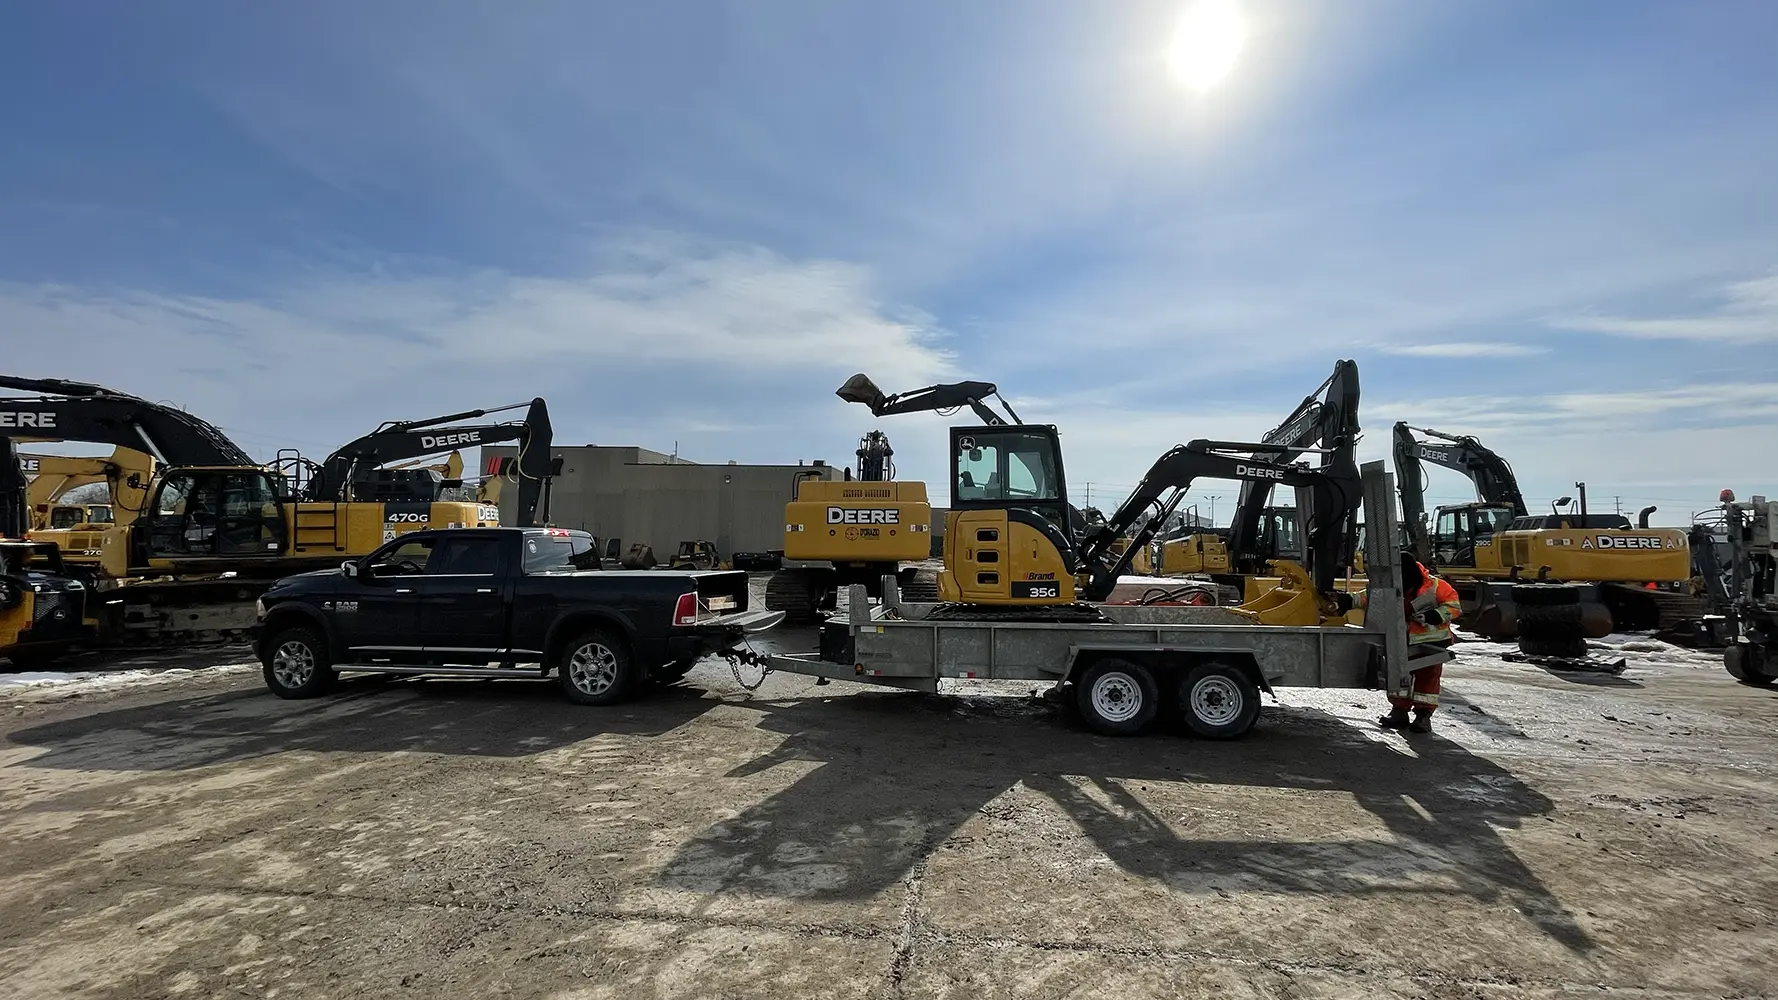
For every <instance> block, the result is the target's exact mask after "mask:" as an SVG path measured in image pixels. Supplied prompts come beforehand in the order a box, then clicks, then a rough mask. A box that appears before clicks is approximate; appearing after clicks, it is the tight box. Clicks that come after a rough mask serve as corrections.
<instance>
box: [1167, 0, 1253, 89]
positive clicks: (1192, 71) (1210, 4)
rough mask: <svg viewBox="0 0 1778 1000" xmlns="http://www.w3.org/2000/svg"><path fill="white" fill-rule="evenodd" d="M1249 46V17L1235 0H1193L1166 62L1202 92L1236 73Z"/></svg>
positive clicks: (1189, 83) (1186, 82)
mask: <svg viewBox="0 0 1778 1000" xmlns="http://www.w3.org/2000/svg"><path fill="white" fill-rule="evenodd" d="M1246 45H1247V19H1246V18H1244V17H1242V16H1241V10H1240V8H1239V7H1237V6H1236V5H1235V3H1234V0H1193V3H1192V4H1191V6H1189V7H1187V8H1186V9H1185V13H1184V14H1183V15H1182V16H1181V17H1180V19H1179V27H1178V28H1177V29H1176V30H1175V31H1174V32H1173V44H1172V45H1171V46H1170V47H1169V48H1168V49H1167V63H1168V65H1170V66H1171V67H1172V69H1173V75H1174V76H1175V77H1177V78H1178V80H1179V81H1180V82H1181V83H1183V84H1185V85H1186V86H1187V87H1190V88H1191V89H1192V90H1195V91H1197V92H1198V93H1200V94H1203V93H1207V92H1209V91H1211V90H1214V89H1215V88H1216V86H1217V85H1218V84H1220V83H1222V81H1224V80H1226V79H1228V76H1229V74H1230V73H1232V72H1234V69H1235V63H1237V62H1239V61H1240V60H1241V50H1242V49H1243V48H1244V47H1245V46H1246Z"/></svg>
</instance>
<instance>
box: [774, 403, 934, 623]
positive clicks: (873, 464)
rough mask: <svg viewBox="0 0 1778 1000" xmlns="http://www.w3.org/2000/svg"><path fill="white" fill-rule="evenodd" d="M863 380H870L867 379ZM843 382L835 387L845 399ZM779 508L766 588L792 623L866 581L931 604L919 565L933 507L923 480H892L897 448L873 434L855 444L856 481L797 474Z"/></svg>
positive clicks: (929, 577) (929, 582) (925, 553)
mask: <svg viewBox="0 0 1778 1000" xmlns="http://www.w3.org/2000/svg"><path fill="white" fill-rule="evenodd" d="M867 381H868V380H867ZM852 384H853V383H852V382H851V381H848V382H847V383H846V385H845V386H842V387H841V388H840V390H839V396H840V398H841V399H847V400H848V401H850V397H849V396H848V395H847V391H848V387H851V386H852ZM792 490H793V492H794V496H793V497H792V499H791V501H790V503H789V504H787V505H785V508H784V550H783V558H782V564H781V566H780V568H779V569H778V570H777V571H776V572H774V573H773V574H772V578H771V580H770V581H768V582H767V584H766V607H767V608H769V609H771V610H773V611H783V612H784V613H785V620H786V621H788V622H790V623H791V624H808V623H809V622H812V621H814V620H815V619H816V617H817V616H818V615H819V614H820V612H821V611H822V610H824V609H830V608H832V607H833V606H834V603H835V600H836V598H837V596H838V593H839V590H840V588H841V587H845V586H847V585H850V584H854V583H861V584H864V585H865V587H866V588H867V589H868V590H869V592H870V593H871V594H872V595H873V596H880V591H881V581H882V578H883V577H884V576H895V577H896V578H897V579H898V582H899V583H900V586H901V588H902V590H903V592H904V593H906V594H907V595H908V599H909V600H933V599H936V597H937V594H938V589H937V581H936V579H935V578H934V576H933V574H932V573H931V572H930V571H924V572H923V571H921V570H920V569H919V567H918V566H914V565H907V564H909V563H918V562H920V561H921V560H924V559H927V558H930V557H931V555H932V506H931V504H930V503H928V502H927V499H926V484H925V483H904V482H898V481H897V480H896V478H895V449H894V448H892V447H890V444H889V437H888V435H886V434H884V433H883V432H882V431H880V430H873V431H871V432H869V433H868V434H866V435H865V436H864V437H863V438H862V439H861V440H860V441H859V442H858V478H857V479H850V478H848V479H845V480H828V479H822V478H817V475H816V474H813V473H804V474H802V475H798V476H797V477H796V480H795V483H794V484H793V486H792Z"/></svg>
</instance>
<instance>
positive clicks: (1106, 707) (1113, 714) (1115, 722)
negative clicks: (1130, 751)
mask: <svg viewBox="0 0 1778 1000" xmlns="http://www.w3.org/2000/svg"><path fill="white" fill-rule="evenodd" d="M1160 701H1161V698H1160V690H1159V689H1158V688H1157V687H1156V686H1155V683H1154V675H1153V674H1151V673H1149V672H1148V668H1147V667H1144V666H1142V665H1141V664H1137V663H1131V662H1130V661H1129V660H1121V659H1117V658H1111V659H1104V660H1100V661H1098V662H1096V663H1094V664H1093V665H1092V666H1090V667H1088V668H1087V669H1086V672H1085V673H1083V674H1082V675H1081V677H1080V680H1078V681H1076V682H1075V684H1074V702H1075V707H1076V708H1078V709H1079V710H1080V718H1081V721H1082V722H1085V723H1086V725H1087V728H1088V729H1091V730H1092V731H1094V732H1096V733H1103V734H1104V735H1106V736H1133V735H1135V734H1136V733H1138V732H1140V731H1141V730H1142V727H1144V726H1146V725H1148V724H1149V723H1150V722H1152V721H1154V717H1155V713H1156V712H1157V711H1159V709H1160Z"/></svg>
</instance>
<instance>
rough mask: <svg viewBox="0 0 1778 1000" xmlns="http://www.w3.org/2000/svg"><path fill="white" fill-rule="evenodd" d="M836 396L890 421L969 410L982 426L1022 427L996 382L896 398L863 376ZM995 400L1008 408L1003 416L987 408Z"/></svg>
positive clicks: (955, 385)
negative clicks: (891, 417) (910, 415)
mask: <svg viewBox="0 0 1778 1000" xmlns="http://www.w3.org/2000/svg"><path fill="white" fill-rule="evenodd" d="M834 395H836V396H838V397H840V398H841V399H843V400H845V401H846V402H848V403H863V404H864V405H865V406H867V407H870V411H871V413H873V414H875V415H877V416H879V417H886V416H889V415H891V414H897V413H923V412H926V411H928V410H939V411H943V410H954V409H956V408H957V407H959V406H967V407H969V408H970V409H971V410H973V411H975V415H976V416H977V417H979V418H980V419H981V421H982V423H984V424H986V425H988V426H990V427H998V426H1000V425H1002V424H1022V423H1024V421H1022V420H1020V419H1019V415H1018V413H1016V412H1015V411H1014V410H1013V408H1012V404H1011V403H1008V402H1007V401H1006V399H1005V397H1003V396H1001V395H1000V388H999V387H998V386H996V385H995V384H994V383H992V382H947V383H944V384H942V385H929V386H926V387H925V388H922V389H910V390H908V391H907V392H898V393H896V394H894V395H892V396H891V395H885V394H884V393H883V390H881V389H879V388H877V384H876V383H875V382H872V381H871V380H870V377H869V376H867V375H865V374H863V373H862V372H860V373H859V374H857V375H854V376H852V377H851V378H849V379H847V380H846V384H845V385H842V386H840V387H839V389H838V390H836V391H835V392H834ZM989 396H993V397H994V398H996V399H999V400H1000V405H1001V406H1003V407H1005V408H1006V414H1005V415H1004V416H1003V415H1001V414H1000V413H997V412H995V410H994V408H993V407H991V406H989V405H987V402H986V400H987V398H988V397H989Z"/></svg>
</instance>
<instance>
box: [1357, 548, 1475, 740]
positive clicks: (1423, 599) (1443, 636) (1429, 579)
mask: <svg viewBox="0 0 1778 1000" xmlns="http://www.w3.org/2000/svg"><path fill="white" fill-rule="evenodd" d="M1420 580H1421V584H1420V590H1419V591H1418V592H1417V593H1415V594H1414V595H1413V596H1412V597H1408V598H1405V599H1404V600H1403V602H1402V603H1403V605H1404V607H1403V609H1402V610H1403V611H1404V612H1405V613H1406V615H1407V619H1408V645H1410V646H1418V645H1421V644H1423V643H1438V644H1440V645H1446V644H1448V643H1450V641H1451V623H1452V622H1454V621H1456V620H1457V618H1458V616H1459V615H1460V614H1461V613H1462V611H1463V605H1462V602H1461V601H1460V600H1458V598H1457V588H1456V587H1453V586H1451V585H1450V584H1448V583H1446V582H1445V581H1443V580H1441V579H1439V578H1438V577H1436V576H1433V575H1432V574H1431V573H1429V572H1427V570H1426V567H1425V566H1421V567H1420ZM1369 597H1370V594H1369V593H1368V592H1366V593H1361V594H1359V595H1358V597H1357V599H1356V600H1355V601H1354V602H1353V603H1354V604H1355V605H1356V606H1357V607H1361V608H1362V607H1364V605H1365V602H1366V600H1367V599H1368V598H1369ZM1429 619H1431V620H1429ZM1433 620H1435V621H1436V622H1437V624H1433ZM1444 674H1445V665H1444V664H1442V663H1434V664H1432V665H1431V666H1429V667H1422V668H1420V669H1419V670H1416V671H1414V672H1413V673H1411V674H1409V675H1408V676H1407V678H1404V683H1403V686H1402V688H1400V689H1398V690H1395V691H1391V692H1389V704H1390V705H1391V706H1393V707H1394V708H1395V709H1397V710H1398V711H1404V712H1405V711H1407V710H1408V709H1410V708H1411V709H1413V710H1414V711H1415V712H1417V713H1421V714H1425V715H1430V714H1432V713H1433V712H1434V711H1435V710H1437V709H1438V682H1439V679H1440V678H1441V677H1443V676H1444Z"/></svg>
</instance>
